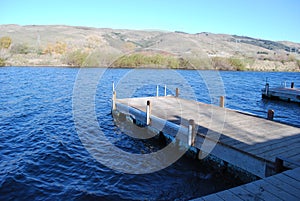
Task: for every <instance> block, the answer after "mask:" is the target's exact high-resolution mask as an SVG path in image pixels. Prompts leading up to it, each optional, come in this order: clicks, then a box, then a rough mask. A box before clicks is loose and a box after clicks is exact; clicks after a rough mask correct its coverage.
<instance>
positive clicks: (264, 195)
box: [193, 168, 300, 201]
mask: <svg viewBox="0 0 300 201" xmlns="http://www.w3.org/2000/svg"><path fill="white" fill-rule="evenodd" d="M224 200H241V201H243V200H280V201H282V200H289V201H297V200H300V168H296V169H293V170H288V171H285V172H283V173H280V174H277V175H274V176H270V177H267V178H264V179H261V180H258V181H254V182H251V183H248V184H245V185H241V186H238V187H235V188H231V189H228V190H225V191H221V192H218V193H213V194H210V195H207V196H204V197H200V198H196V199H193V201H224Z"/></svg>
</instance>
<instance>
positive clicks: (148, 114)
mask: <svg viewBox="0 0 300 201" xmlns="http://www.w3.org/2000/svg"><path fill="white" fill-rule="evenodd" d="M150 115H151V108H150V101H149V100H148V101H147V107H146V125H147V126H149V125H150Z"/></svg>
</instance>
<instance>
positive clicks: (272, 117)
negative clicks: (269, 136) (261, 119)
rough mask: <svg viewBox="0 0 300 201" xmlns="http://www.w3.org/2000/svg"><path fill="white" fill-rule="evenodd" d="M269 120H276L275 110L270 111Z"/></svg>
mask: <svg viewBox="0 0 300 201" xmlns="http://www.w3.org/2000/svg"><path fill="white" fill-rule="evenodd" d="M267 119H268V120H273V119H274V110H268V116H267Z"/></svg>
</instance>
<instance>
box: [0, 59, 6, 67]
mask: <svg viewBox="0 0 300 201" xmlns="http://www.w3.org/2000/svg"><path fill="white" fill-rule="evenodd" d="M0 66H5V59H3V58H0Z"/></svg>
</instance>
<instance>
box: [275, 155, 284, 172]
mask: <svg viewBox="0 0 300 201" xmlns="http://www.w3.org/2000/svg"><path fill="white" fill-rule="evenodd" d="M282 171H283V160H282V159H280V158H277V157H276V159H275V172H276V173H280V172H282Z"/></svg>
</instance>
